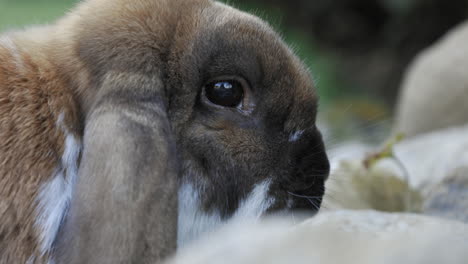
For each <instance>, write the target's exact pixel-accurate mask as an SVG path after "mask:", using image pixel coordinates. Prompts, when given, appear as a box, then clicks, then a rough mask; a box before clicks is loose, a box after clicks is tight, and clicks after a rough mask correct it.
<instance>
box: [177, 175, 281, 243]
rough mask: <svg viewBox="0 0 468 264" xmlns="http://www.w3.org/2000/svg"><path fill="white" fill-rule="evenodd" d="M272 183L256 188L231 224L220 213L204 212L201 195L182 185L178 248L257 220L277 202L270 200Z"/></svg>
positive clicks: (268, 182)
mask: <svg viewBox="0 0 468 264" xmlns="http://www.w3.org/2000/svg"><path fill="white" fill-rule="evenodd" d="M270 183H271V181H270V180H266V181H263V182H261V183H260V184H257V185H256V186H255V187H254V189H253V190H252V192H251V193H250V194H249V196H248V197H247V198H246V199H245V200H243V201H242V202H241V204H240V206H239V208H238V209H237V211H236V212H235V213H234V215H233V216H232V218H231V219H229V220H228V221H223V220H222V219H221V215H220V213H219V212H211V213H205V212H203V211H202V210H201V204H200V199H199V191H198V190H196V189H195V188H194V187H193V185H192V184H188V183H185V184H182V186H181V187H180V189H179V216H178V236H177V245H178V247H179V248H182V247H184V246H186V245H187V244H189V243H190V242H192V241H194V240H196V239H198V238H199V237H200V236H201V235H203V234H206V233H209V232H211V231H214V230H216V229H218V228H219V227H221V226H222V225H223V224H226V223H232V222H238V221H242V222H245V221H255V220H258V219H259V218H260V216H261V215H262V214H263V213H265V211H266V210H267V209H268V208H270V206H271V205H272V204H273V202H274V198H272V197H268V190H269V187H270Z"/></svg>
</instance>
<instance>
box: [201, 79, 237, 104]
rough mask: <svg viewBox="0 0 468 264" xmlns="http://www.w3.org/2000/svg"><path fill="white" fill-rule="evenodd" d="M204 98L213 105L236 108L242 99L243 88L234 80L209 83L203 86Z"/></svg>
mask: <svg viewBox="0 0 468 264" xmlns="http://www.w3.org/2000/svg"><path fill="white" fill-rule="evenodd" d="M205 96H206V98H208V100H210V102H212V103H213V104H216V105H220V106H224V107H237V106H238V105H240V104H241V103H242V101H243V99H244V88H243V85H242V84H241V83H240V82H238V81H236V80H226V81H215V82H210V83H208V84H206V85H205Z"/></svg>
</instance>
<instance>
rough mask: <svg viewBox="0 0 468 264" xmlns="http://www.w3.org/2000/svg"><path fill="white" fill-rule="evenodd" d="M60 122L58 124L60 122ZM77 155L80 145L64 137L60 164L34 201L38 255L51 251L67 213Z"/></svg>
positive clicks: (75, 173) (75, 174)
mask: <svg viewBox="0 0 468 264" xmlns="http://www.w3.org/2000/svg"><path fill="white" fill-rule="evenodd" d="M60 119H61V118H59V121H61V120H60ZM58 123H59V122H58ZM80 151H81V143H80V141H78V140H77V139H76V138H75V137H74V136H73V135H72V134H70V133H66V139H65V148H64V152H63V156H62V159H61V164H60V166H59V167H58V168H57V169H56V171H55V173H54V175H53V176H52V178H51V180H50V181H49V182H47V183H45V184H44V185H42V187H41V189H40V192H39V195H38V197H37V199H38V202H39V205H38V208H37V211H38V217H37V219H36V225H37V227H38V228H39V230H40V241H41V253H42V254H46V253H47V252H49V251H50V250H51V248H52V245H53V243H54V241H55V238H56V236H57V233H58V230H59V228H60V225H61V223H62V220H63V218H64V216H65V214H66V212H67V210H68V207H69V203H70V199H71V196H72V189H73V185H74V183H75V180H76V177H77V174H78V158H79V155H80Z"/></svg>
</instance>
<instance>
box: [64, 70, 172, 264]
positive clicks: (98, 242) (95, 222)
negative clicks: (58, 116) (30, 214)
mask: <svg viewBox="0 0 468 264" xmlns="http://www.w3.org/2000/svg"><path fill="white" fill-rule="evenodd" d="M166 102H167V98H166V96H165V94H164V89H163V84H162V83H161V82H160V80H159V79H158V78H156V77H149V76H144V75H139V74H135V73H128V74H124V73H118V74H117V73H110V74H108V75H107V76H106V77H105V78H104V81H103V83H102V85H101V87H100V89H99V93H98V95H97V97H96V101H95V103H94V106H93V107H92V109H91V111H90V113H89V114H88V116H87V118H86V122H85V132H84V145H83V156H82V160H81V163H80V167H79V176H78V180H77V183H76V186H75V187H76V188H75V189H74V193H73V197H72V203H71V207H70V212H69V215H68V218H67V219H66V222H65V224H64V227H63V229H62V231H61V235H60V237H59V239H58V241H57V256H58V259H57V260H58V262H59V263H70V264H73V263H156V262H158V260H160V259H162V258H163V257H165V256H167V255H168V254H170V253H172V252H173V251H174V250H175V247H176V236H177V171H176V153H175V143H174V139H173V135H172V133H171V128H170V126H169V122H168V119H167V113H166Z"/></svg>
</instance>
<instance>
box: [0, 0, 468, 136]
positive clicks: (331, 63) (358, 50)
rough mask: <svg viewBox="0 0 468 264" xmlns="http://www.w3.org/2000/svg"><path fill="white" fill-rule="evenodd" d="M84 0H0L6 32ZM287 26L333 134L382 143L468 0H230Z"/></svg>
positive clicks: (461, 17) (1, 25)
mask: <svg viewBox="0 0 468 264" xmlns="http://www.w3.org/2000/svg"><path fill="white" fill-rule="evenodd" d="M76 2H77V0H0V31H5V30H9V29H16V28H20V27H23V26H26V25H30V24H42V23H48V22H52V21H54V19H56V18H58V17H60V16H62V15H63V14H64V13H65V12H66V11H67V10H69V9H70V8H72V7H73V5H74V4H75V3H76ZM224 2H227V3H228V4H230V5H233V6H235V7H237V8H239V9H242V10H246V11H248V12H250V13H254V14H256V15H258V16H260V17H262V18H263V19H265V20H267V21H268V22H269V23H270V24H271V25H272V26H273V27H275V28H276V29H277V30H278V31H280V32H281V33H282V35H283V37H284V39H285V40H286V41H287V42H288V43H289V44H290V45H291V47H293V49H294V50H295V51H296V53H297V54H298V55H299V56H300V57H301V58H302V60H303V61H304V62H305V63H306V64H307V65H308V66H309V68H310V70H311V72H312V74H313V76H314V79H315V81H316V85H317V89H318V90H319V94H320V96H321V101H320V104H321V105H320V107H321V108H320V113H321V115H320V118H321V120H324V121H323V123H325V124H326V126H327V128H328V130H329V133H330V134H331V137H332V138H334V139H338V140H340V139H345V138H350V137H351V138H352V137H356V136H359V137H360V139H363V140H368V141H380V140H382V139H383V138H385V137H386V135H387V134H388V133H389V131H390V127H391V118H392V112H393V110H394V106H395V102H396V101H397V99H398V89H399V86H400V83H401V79H402V77H403V74H404V70H405V69H406V67H407V66H408V64H409V63H410V62H411V60H412V59H413V58H414V57H415V56H416V55H417V54H418V53H419V52H420V51H421V50H423V49H424V48H426V47H428V46H429V45H431V44H432V43H434V42H435V41H436V40H437V39H439V38H440V37H441V36H443V35H444V34H445V33H446V32H447V31H448V30H449V29H451V28H453V27H454V26H455V25H457V24H458V23H460V22H461V21H463V20H464V19H466V17H467V14H468V0H289V1H288V0H229V1H224Z"/></svg>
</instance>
